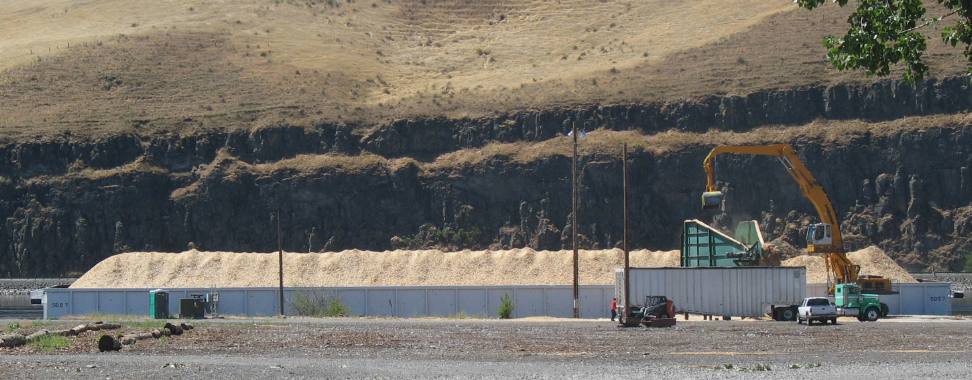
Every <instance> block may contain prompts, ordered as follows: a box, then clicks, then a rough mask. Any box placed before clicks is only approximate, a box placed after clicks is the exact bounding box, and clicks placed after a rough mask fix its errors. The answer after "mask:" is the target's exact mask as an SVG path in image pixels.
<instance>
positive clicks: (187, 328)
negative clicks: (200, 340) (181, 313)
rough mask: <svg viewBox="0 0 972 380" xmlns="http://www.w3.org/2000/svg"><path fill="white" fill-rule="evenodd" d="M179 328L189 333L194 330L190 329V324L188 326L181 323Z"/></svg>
mask: <svg viewBox="0 0 972 380" xmlns="http://www.w3.org/2000/svg"><path fill="white" fill-rule="evenodd" d="M179 326H180V327H182V329H183V330H185V331H189V330H192V329H193V328H194V327H192V325H191V324H189V322H182V323H180V324H179Z"/></svg>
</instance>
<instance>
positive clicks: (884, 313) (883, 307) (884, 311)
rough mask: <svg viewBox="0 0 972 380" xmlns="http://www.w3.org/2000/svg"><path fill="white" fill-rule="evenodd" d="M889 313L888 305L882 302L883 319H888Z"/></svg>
mask: <svg viewBox="0 0 972 380" xmlns="http://www.w3.org/2000/svg"><path fill="white" fill-rule="evenodd" d="M889 312H890V309H889V308H888V304H886V303H884V302H881V318H886V317H887V316H888V313H889Z"/></svg>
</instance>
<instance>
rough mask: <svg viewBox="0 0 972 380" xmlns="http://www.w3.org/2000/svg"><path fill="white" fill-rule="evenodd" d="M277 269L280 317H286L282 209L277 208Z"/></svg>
mask: <svg viewBox="0 0 972 380" xmlns="http://www.w3.org/2000/svg"><path fill="white" fill-rule="evenodd" d="M276 219H277V269H278V276H277V278H278V279H279V280H280V316H281V317H282V316H284V288H283V236H281V233H280V208H279V207H278V208H277V218H276Z"/></svg>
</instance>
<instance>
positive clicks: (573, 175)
mask: <svg viewBox="0 0 972 380" xmlns="http://www.w3.org/2000/svg"><path fill="white" fill-rule="evenodd" d="M571 134H572V135H573V136H574V154H573V156H572V159H571V163H570V190H571V207H570V209H571V211H570V233H571V246H573V249H574V318H580V287H579V285H578V267H577V261H578V255H577V123H571Z"/></svg>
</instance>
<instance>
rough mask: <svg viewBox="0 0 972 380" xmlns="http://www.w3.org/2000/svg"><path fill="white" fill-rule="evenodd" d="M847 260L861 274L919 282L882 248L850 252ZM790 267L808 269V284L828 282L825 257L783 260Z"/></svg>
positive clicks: (899, 280)
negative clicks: (859, 269)
mask: <svg viewBox="0 0 972 380" xmlns="http://www.w3.org/2000/svg"><path fill="white" fill-rule="evenodd" d="M847 258H848V259H850V261H851V262H853V263H854V264H857V265H860V266H861V274H862V275H865V274H870V275H878V276H884V277H887V278H890V279H891V282H917V280H915V278H914V277H913V276H911V274H910V273H908V271H906V270H905V269H904V268H902V267H901V266H899V265H898V264H897V263H895V262H894V260H893V259H891V258H890V257H888V255H887V254H885V253H884V251H882V250H881V249H880V248H878V247H875V246H871V247H867V248H864V249H862V250H859V251H854V252H850V253H848V254H847ZM781 265H783V266H788V267H807V283H809V284H822V283H826V282H827V264H826V261H825V260H824V258H823V256H809V255H802V256H797V257H794V258H791V259H787V260H783V263H782V264H781Z"/></svg>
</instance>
